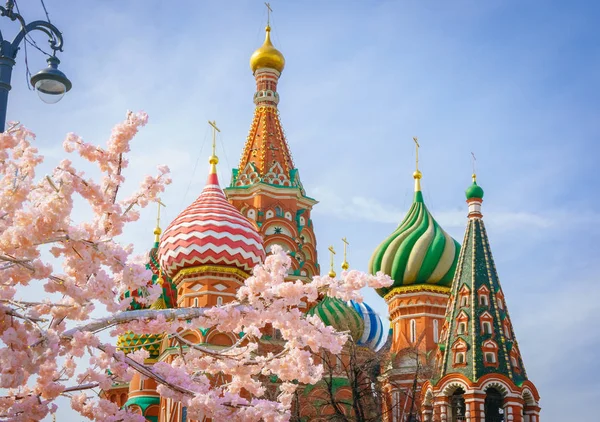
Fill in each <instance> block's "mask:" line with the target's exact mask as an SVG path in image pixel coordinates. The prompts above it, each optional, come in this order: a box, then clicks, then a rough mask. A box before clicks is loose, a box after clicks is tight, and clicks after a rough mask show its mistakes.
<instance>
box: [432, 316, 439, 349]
mask: <svg viewBox="0 0 600 422" xmlns="http://www.w3.org/2000/svg"><path fill="white" fill-rule="evenodd" d="M439 336H440V335H439V329H438V320H437V319H434V320H433V342H434V343H437V342H438V341H440V338H439Z"/></svg>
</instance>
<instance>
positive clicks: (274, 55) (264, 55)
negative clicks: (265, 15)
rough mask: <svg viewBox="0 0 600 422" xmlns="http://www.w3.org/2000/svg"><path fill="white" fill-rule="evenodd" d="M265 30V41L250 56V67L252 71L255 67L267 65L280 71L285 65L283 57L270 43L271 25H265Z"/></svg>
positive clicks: (259, 67) (254, 70)
mask: <svg viewBox="0 0 600 422" xmlns="http://www.w3.org/2000/svg"><path fill="white" fill-rule="evenodd" d="M265 31H266V36H265V42H264V43H263V45H262V46H261V47H260V48H259V49H258V50H256V51H255V52H254V53H253V54H252V56H251V57H250V69H252V73H254V72H256V70H257V69H261V68H264V67H269V68H271V69H275V70H277V71H278V72H281V71H282V70H283V68H284V67H285V58H284V57H283V54H281V52H280V51H279V50H277V49H276V48H275V47H274V46H273V43H271V27H270V26H268V25H267V27H266V28H265Z"/></svg>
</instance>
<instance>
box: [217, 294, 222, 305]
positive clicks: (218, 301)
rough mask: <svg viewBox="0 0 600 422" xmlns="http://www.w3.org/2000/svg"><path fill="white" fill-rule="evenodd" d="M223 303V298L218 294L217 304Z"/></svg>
mask: <svg viewBox="0 0 600 422" xmlns="http://www.w3.org/2000/svg"><path fill="white" fill-rule="evenodd" d="M222 304H223V298H222V297H221V296H217V306H221V305H222Z"/></svg>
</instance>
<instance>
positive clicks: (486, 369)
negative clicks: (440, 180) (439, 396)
mask: <svg viewBox="0 0 600 422" xmlns="http://www.w3.org/2000/svg"><path fill="white" fill-rule="evenodd" d="M461 291H462V292H463V293H462V294H461ZM487 292H489V293H487ZM501 292H502V289H501V287H500V281H499V279H498V273H497V271H496V266H495V264H494V259H493V257H492V252H491V250H490V244H489V241H488V237H487V233H486V230H485V225H484V223H483V220H482V219H481V218H470V219H469V222H468V225H467V230H466V232H465V239H464V242H463V246H462V250H461V254H460V258H459V261H458V267H457V269H456V274H455V276H454V280H453V283H452V290H451V296H450V298H451V300H450V302H449V303H448V308H447V310H446V321H447V322H446V323H445V324H444V328H443V330H442V335H441V341H442V342H443V344H442V345H440V346H441V347H440V352H439V353H441V358H442V360H441V362H440V365H439V367H438V373H437V374H436V376H435V378H434V383H435V382H437V381H438V380H439V379H440V378H442V377H444V376H446V375H448V374H462V375H464V376H465V377H467V378H469V379H470V380H471V381H473V382H477V380H478V379H479V378H481V377H482V376H484V375H486V374H502V375H505V376H506V377H508V378H510V379H512V380H513V382H514V383H515V384H516V385H521V384H522V383H523V381H525V380H526V379H527V375H526V372H525V368H524V366H523V361H522V359H521V356H520V354H519V353H518V346H517V343H516V339H515V335H514V331H513V327H512V324H511V322H510V317H509V315H508V311H507V308H506V304H505V301H504V299H503V295H502V294H501ZM465 294H466V296H467V298H468V299H467V301H466V302H465V301H463V300H462V298H461V296H464V295H465ZM480 295H483V296H487V300H482V299H480ZM465 316H466V318H467V320H466V321H465V322H466V327H465V328H466V332H464V333H461V332H460V330H459V322H461V320H460V318H461V317H462V318H464V317H465ZM486 321H488V322H489V323H490V329H491V330H490V331H491V332H490V333H486V332H485V331H484V329H483V328H484V327H483V323H484V322H486ZM458 345H460V347H462V348H463V349H464V348H466V351H467V352H466V353H465V364H464V365H457V364H456V362H455V358H456V349H455V348H456V346H458ZM490 347H495V350H496V356H495V361H496V362H495V363H493V364H490V362H487V363H486V361H485V355H484V354H485V352H486V351H491V349H490ZM513 349H514V350H515V351H516V353H515V354H513V355H512V357H513V358H514V359H515V363H516V364H517V365H516V366H515V365H514V363H513V361H512V359H511V351H512V350H513Z"/></svg>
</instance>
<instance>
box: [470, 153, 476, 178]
mask: <svg viewBox="0 0 600 422" xmlns="http://www.w3.org/2000/svg"><path fill="white" fill-rule="evenodd" d="M471 157H473V159H472V162H473V176H472V177H473V182H475V181H476V180H477V176H476V174H475V161H476V160H477V158H475V154H473V153H471Z"/></svg>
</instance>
